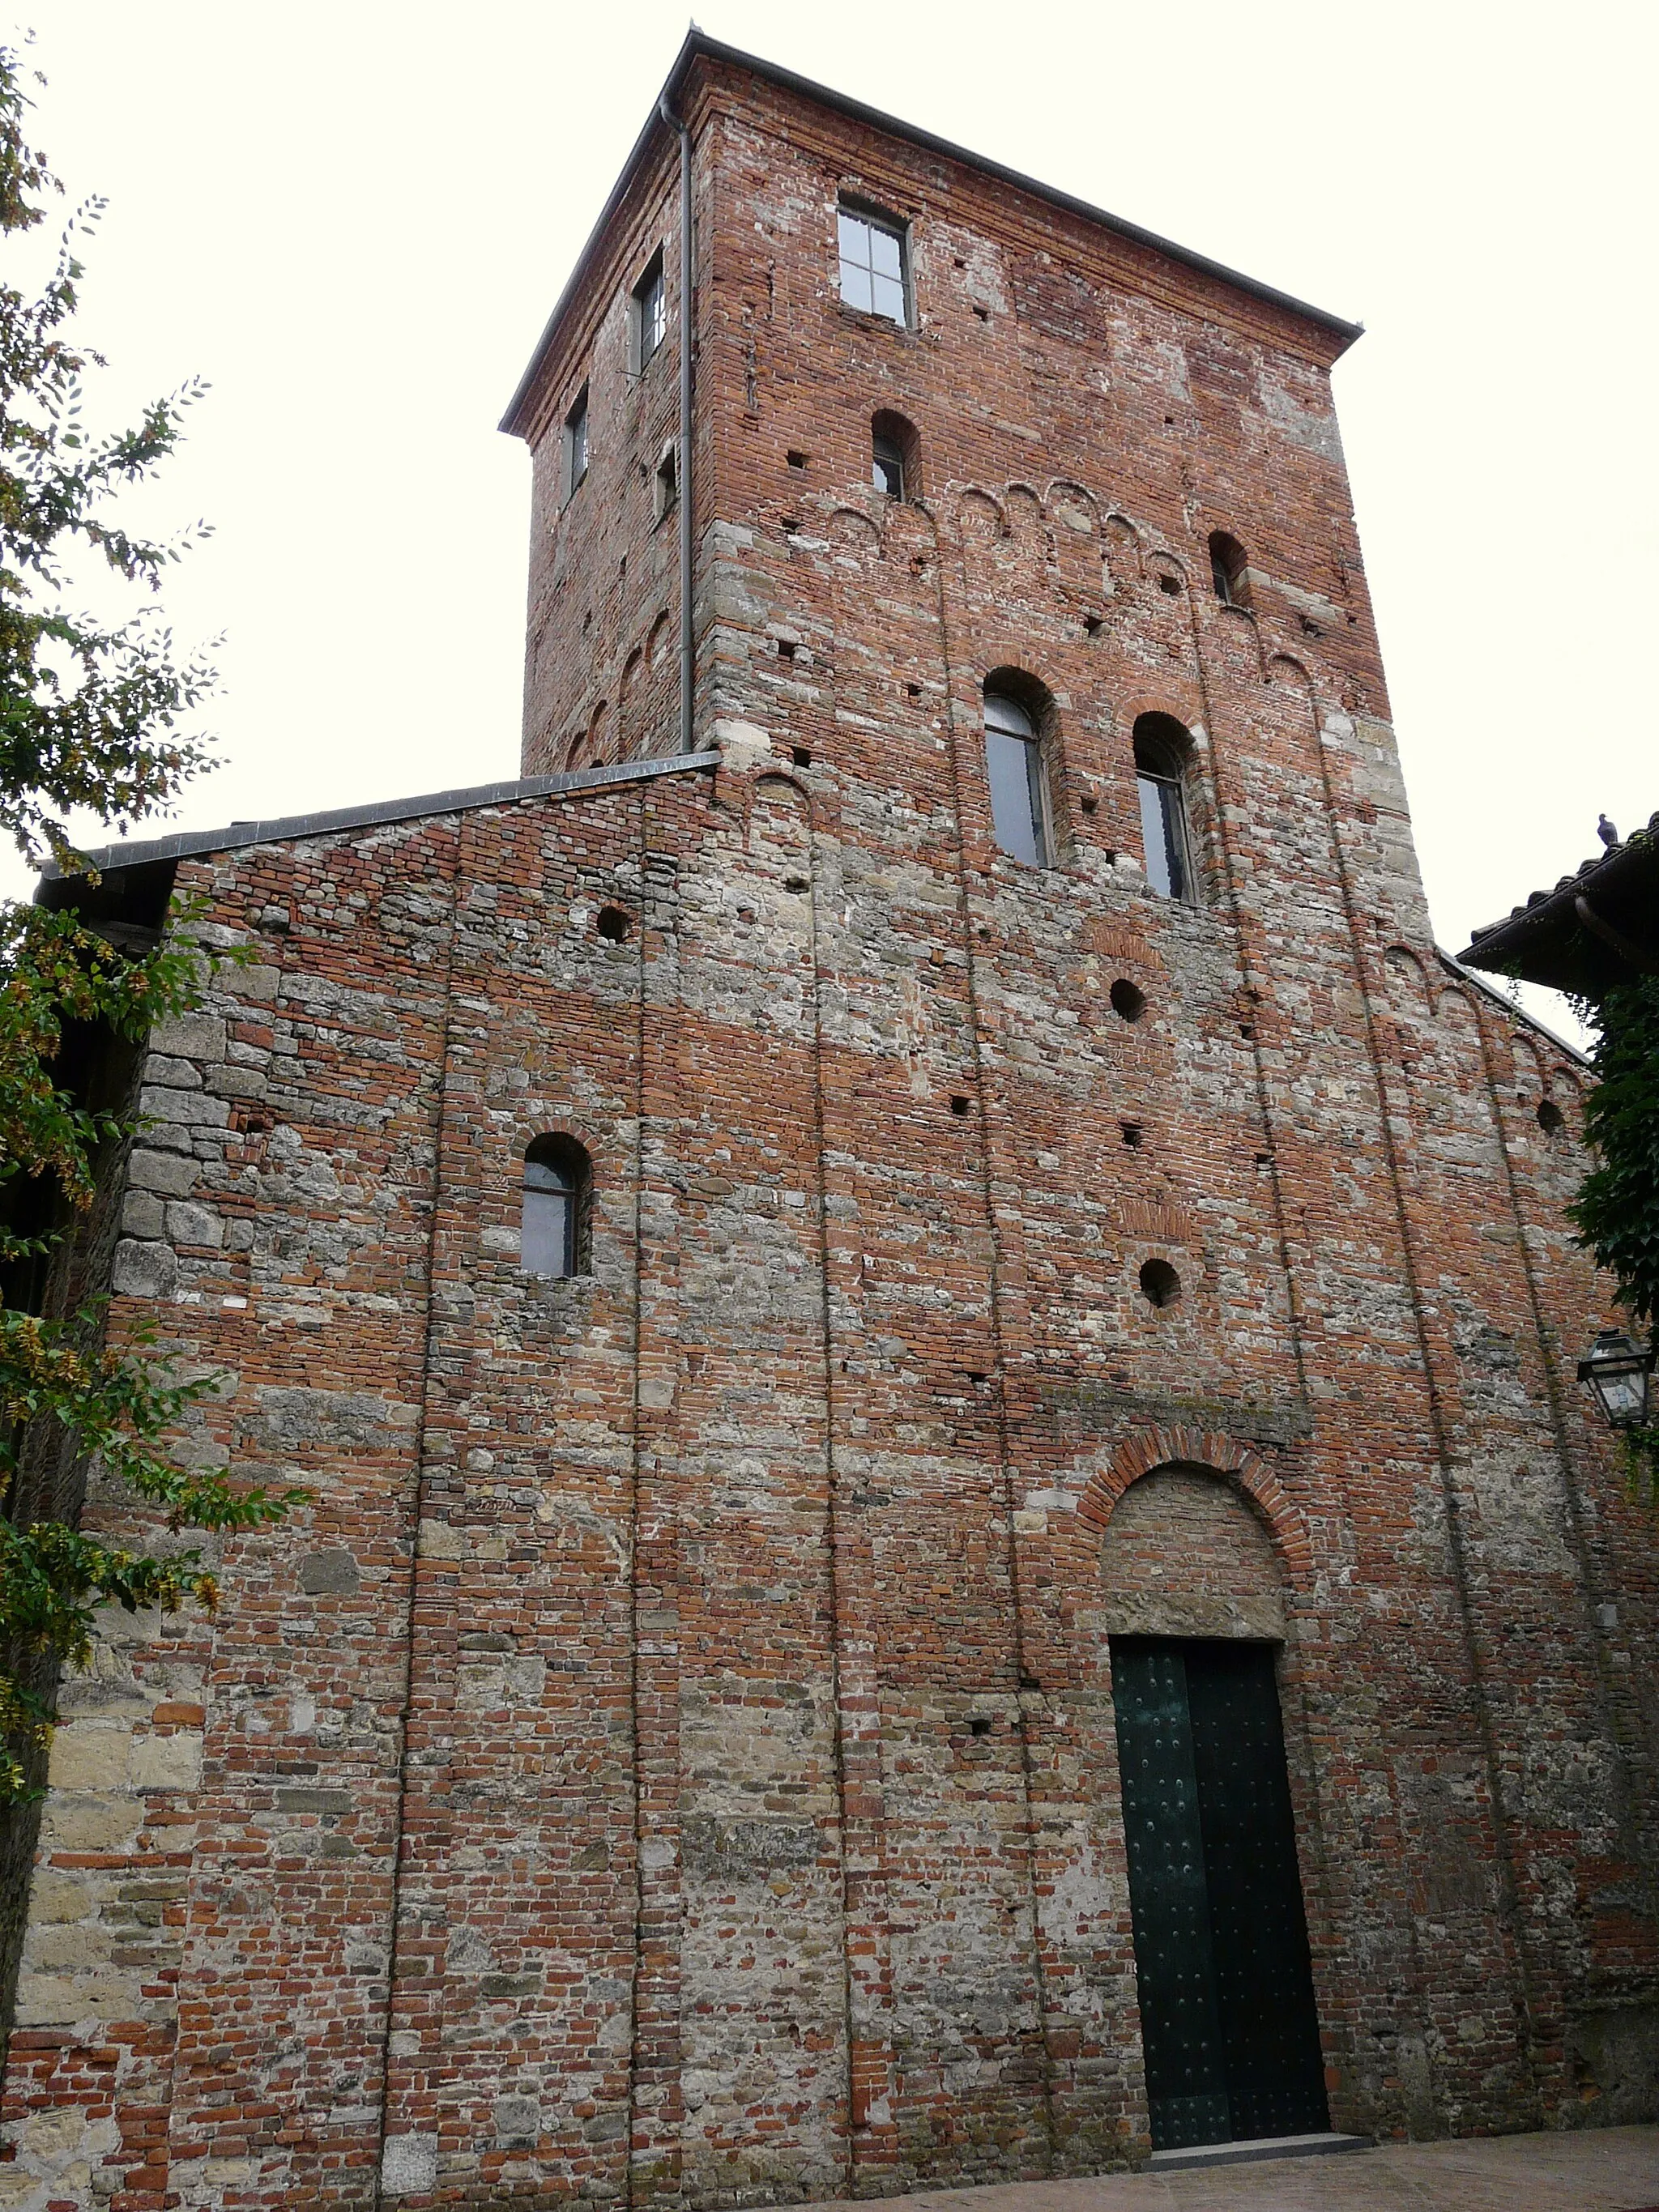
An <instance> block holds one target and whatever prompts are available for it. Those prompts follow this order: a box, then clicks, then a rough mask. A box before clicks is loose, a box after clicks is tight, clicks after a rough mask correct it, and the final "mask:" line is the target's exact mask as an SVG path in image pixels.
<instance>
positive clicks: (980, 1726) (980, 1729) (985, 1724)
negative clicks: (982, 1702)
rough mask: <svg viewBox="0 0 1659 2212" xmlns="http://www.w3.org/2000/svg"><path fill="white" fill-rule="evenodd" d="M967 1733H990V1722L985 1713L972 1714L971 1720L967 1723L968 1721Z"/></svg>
mask: <svg viewBox="0 0 1659 2212" xmlns="http://www.w3.org/2000/svg"><path fill="white" fill-rule="evenodd" d="M968 1733H969V1735H990V1733H991V1723H990V1722H989V1721H988V1720H987V1718H986V1717H985V1715H984V1714H983V1713H975V1715H974V1717H973V1718H972V1720H970V1721H969V1723H968Z"/></svg>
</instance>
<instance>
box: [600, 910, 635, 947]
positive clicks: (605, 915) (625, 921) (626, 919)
mask: <svg viewBox="0 0 1659 2212" xmlns="http://www.w3.org/2000/svg"><path fill="white" fill-rule="evenodd" d="M593 927H594V928H595V929H597V930H598V931H599V935H600V936H601V937H602V938H604V939H605V943H606V944H607V945H621V944H623V942H624V941H625V939H627V936H628V933H629V930H630V929H632V927H634V922H633V917H632V916H631V915H627V914H624V913H623V909H622V908H621V907H619V906H602V907H601V908H599V920H598V921H596V922H595V923H594V925H593Z"/></svg>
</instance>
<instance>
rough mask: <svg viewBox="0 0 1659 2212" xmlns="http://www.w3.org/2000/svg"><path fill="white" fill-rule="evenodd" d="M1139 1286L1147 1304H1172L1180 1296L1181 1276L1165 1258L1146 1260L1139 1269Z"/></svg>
mask: <svg viewBox="0 0 1659 2212" xmlns="http://www.w3.org/2000/svg"><path fill="white" fill-rule="evenodd" d="M1140 1288H1141V1291H1142V1294H1143V1296H1144V1297H1146V1302H1147V1304H1149V1305H1154V1306H1172V1305H1173V1304H1175V1302H1176V1299H1177V1298H1178V1297H1180V1296H1181V1278H1180V1276H1179V1275H1177V1274H1176V1271H1175V1269H1174V1268H1173V1267H1171V1266H1170V1263H1169V1261H1167V1260H1148V1261H1147V1262H1146V1266H1145V1267H1142V1269H1141V1271H1140Z"/></svg>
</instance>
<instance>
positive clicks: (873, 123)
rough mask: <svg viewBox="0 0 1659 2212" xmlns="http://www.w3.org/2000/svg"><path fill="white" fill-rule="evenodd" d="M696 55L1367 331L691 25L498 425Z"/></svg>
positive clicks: (1248, 287)
mask: <svg viewBox="0 0 1659 2212" xmlns="http://www.w3.org/2000/svg"><path fill="white" fill-rule="evenodd" d="M699 57H704V58H707V59H708V60H710V61H715V62H725V63H726V64H729V65H730V66H731V67H732V68H733V69H740V70H748V71H749V73H750V76H757V77H760V78H761V79H763V82H766V83H768V84H775V85H779V86H781V88H783V90H785V91H786V92H793V93H796V94H799V96H800V98H802V99H803V100H812V101H814V102H815V103H816V104H817V106H820V107H828V108H831V109H833V110H834V111H835V112H836V113H837V114H840V115H845V116H848V117H849V118H851V119H852V120H853V121H854V122H855V123H861V124H865V125H867V126H868V127H869V128H870V129H872V130H874V131H884V132H885V133H886V135H887V136H888V137H893V138H902V139H904V140H905V141H906V142H907V143H908V144H910V145H912V146H920V147H921V149H923V150H924V152H927V153H929V154H937V155H942V156H943V157H944V158H945V160H946V161H960V162H961V163H962V164H963V167H967V168H969V169H975V170H977V171H978V172H979V173H980V174H981V176H987V177H994V178H996V179H998V181H999V182H1000V183H1002V184H1005V185H1012V186H1013V187H1014V189H1015V190H1016V191H1022V192H1029V193H1030V194H1031V196H1032V197H1034V198H1036V199H1040V200H1046V201H1047V202H1048V204H1049V205H1050V206H1051V207H1057V208H1063V209H1064V210H1066V213H1067V214H1068V215H1075V216H1082V217H1083V219H1084V221H1085V222H1092V223H1098V224H1099V225H1100V227H1101V228H1102V229H1103V230H1109V231H1111V232H1113V233H1115V234H1116V236H1118V237H1119V238H1125V239H1127V240H1130V241H1131V243H1132V244H1133V245H1136V246H1146V247H1147V248H1149V249H1150V250H1151V251H1152V252H1154V253H1160V254H1163V255H1164V257H1165V258H1167V259H1169V260H1170V261H1176V262H1179V263H1180V264H1182V267H1183V268H1187V269H1193V270H1197V271H1198V272H1199V274H1200V276H1211V277H1213V278H1215V279H1216V280H1217V282H1218V283H1223V284H1226V285H1229V286H1231V288H1232V289H1233V290H1235V291H1237V292H1244V293H1247V294H1249V296H1250V297H1251V298H1252V299H1255V300H1261V301H1264V302H1265V303H1266V304H1267V306H1269V307H1279V308H1282V309H1283V310H1284V311H1285V313H1289V314H1292V315H1298V316H1300V317H1301V318H1302V319H1304V321H1306V322H1310V323H1313V324H1316V325H1317V326H1318V327H1319V328H1320V329H1321V330H1324V331H1329V332H1330V333H1331V334H1332V335H1333V336H1334V337H1340V339H1341V340H1342V350H1344V351H1346V349H1347V348H1348V347H1349V346H1351V345H1352V343H1353V342H1354V340H1355V339H1356V338H1357V337H1360V336H1361V335H1362V334H1363V332H1364V324H1363V323H1351V322H1348V321H1346V320H1345V319H1344V318H1343V317H1341V316H1340V315H1333V314H1330V313H1328V312H1327V310H1326V309H1325V308H1323V307H1312V306H1310V304H1309V302H1308V301H1306V300H1298V299H1297V298H1296V296H1295V295H1293V294H1292V293H1290V292H1280V291H1278V290H1276V289H1274V287H1273V285H1271V284H1263V283H1259V282H1258V281H1257V280H1256V278H1255V277H1254V276H1242V275H1241V274H1240V273H1239V271H1238V270H1237V269H1229V268H1228V267H1227V266H1226V265H1225V263H1223V262H1219V261H1212V260H1211V259H1210V258H1208V256H1207V255H1206V254H1202V253H1194V252H1192V251H1191V250H1190V249H1189V248H1188V247H1187V246H1177V245H1176V244H1175V242H1174V241H1173V240H1171V239H1168V238H1160V237H1159V236H1158V233H1157V232H1156V231H1152V230H1143V229H1142V228H1141V227H1140V225H1139V223H1134V222H1126V221H1125V219H1124V218H1123V217H1122V216H1116V215H1111V214H1109V213H1108V212H1107V210H1105V209H1104V208H1097V207H1095V206H1093V205H1091V203H1090V202H1089V201H1087V200H1080V199H1078V198H1075V197H1073V194H1071V193H1070V192H1062V191H1058V190H1057V189H1056V188H1055V187H1054V185H1045V184H1042V183H1041V182H1040V181H1039V180H1038V179H1036V178H1035V177H1028V176H1025V175H1024V174H1023V173H1022V172H1021V171H1019V170H1018V169H1010V168H1008V167H1005V165H1004V164H1003V163H1002V162H1000V161H991V160H989V159H987V156H986V155H983V154H975V153H972V152H970V151H969V149H968V148H967V147H965V146H958V145H957V144H956V143H954V142H953V141H952V140H951V139H949V138H940V137H935V135H934V134H933V132H932V131H922V130H920V129H918V128H917V126H916V125H915V124H913V123H906V122H904V121H902V119H901V118H899V117H898V116H896V115H888V114H885V113H884V112H883V111H882V110H881V109H880V108H878V107H866V106H865V104H864V102H863V101H862V100H850V99H848V96H847V95H846V94H844V93H840V92H834V91H832V90H831V89H830V88H829V86H827V85H822V84H815V83H814V82H812V80H811V78H810V77H805V76H797V75H796V74H795V72H794V71H793V70H787V69H780V68H779V67H778V66H777V64H775V63H773V62H768V61H763V60H762V59H761V58H759V57H758V56H757V55H755V54H748V53H744V52H743V51H742V49H741V48H740V47H738V46H725V45H723V44H722V43H721V41H720V40H718V39H711V38H709V37H708V35H707V34H706V33H704V32H702V31H699V30H697V29H696V28H695V27H693V28H692V29H691V30H690V32H688V33H687V34H686V38H685V43H684V45H683V46H681V48H680V50H679V52H678V54H677V55H676V56H675V58H674V65H673V67H672V68H671V70H669V72H668V76H667V78H666V80H665V82H664V85H663V88H662V91H661V94H659V98H658V100H657V101H656V102H654V103H653V106H652V111H651V114H650V117H649V119H648V120H647V123H646V125H645V128H644V130H642V131H641V133H640V135H639V137H637V138H636V139H635V141H634V145H633V149H632V150H631V152H630V153H629V156H628V159H627V160H626V161H624V162H623V167H622V172H621V173H620V175H619V176H618V177H617V181H616V183H615V184H614V185H612V186H611V193H610V197H608V198H607V199H606V201H605V205H604V207H603V208H601V210H599V221H598V222H596V223H595V224H594V226H593V228H592V231H591V232H590V233H589V234H588V239H587V243H586V246H583V248H582V250H581V252H580V254H579V255H578V256H577V258H576V265H575V267H574V269H573V270H571V272H570V276H569V280H568V283H566V285H565V288H564V289H563V291H562V292H561V293H560V295H559V297H558V301H557V303H556V306H555V307H554V309H553V312H552V313H551V314H550V316H549V317H548V319H547V323H546V326H545V327H544V330H543V331H542V334H541V337H539V338H538V340H537V342H536V349H535V351H534V353H533V354H532V356H531V357H530V366H529V367H528V368H526V371H525V373H524V374H523V375H522V376H521V377H520V380H519V386H518V389H517V391H516V392H514V393H513V397H512V398H511V400H509V401H508V403H507V412H506V413H505V414H504V415H503V416H502V417H501V425H500V427H501V428H502V429H503V430H506V431H508V432H517V431H518V430H519V428H520V412H521V410H522V409H523V407H524V404H525V402H526V400H527V399H528V398H529V397H530V393H531V391H532V387H533V386H534V385H535V382H536V379H537V377H538V375H539V374H540V373H541V367H542V363H543V362H544V361H545V360H546V358H547V356H548V354H549V352H550V349H551V348H552V344H553V341H554V339H555V337H556V336H557V334H558V329H559V325H560V324H561V323H562V321H563V319H564V315H565V311H566V309H567V308H568V307H569V305H570V303H571V301H572V300H573V299H574V297H575V295H576V293H577V291H578V290H579V289H580V285H581V283H582V279H583V278H584V277H585V276H586V274H587V270H588V264H589V263H590V262H591V261H592V258H593V257H594V254H595V252H596V251H597V250H598V247H599V242H600V240H601V239H602V238H603V237H604V235H605V232H606V231H607V230H608V229H609V228H610V225H611V219H612V217H613V216H615V214H616V212H617V209H618V208H619V207H620V206H621V204H622V202H623V197H625V195H626V193H627V191H628V189H629V185H631V184H632V183H633V181H634V179H635V175H636V173H638V171H639V169H640V167H641V165H642V164H643V162H644V160H645V156H646V153H647V149H648V148H649V146H650V143H651V140H652V137H653V135H654V133H655V132H656V131H658V130H659V129H660V128H662V127H663V125H661V123H660V120H659V111H660V108H661V105H662V102H663V101H667V102H668V103H669V105H670V106H678V95H679V93H680V90H681V88H682V87H683V85H684V81H685V78H686V76H687V74H688V73H689V71H690V67H691V64H692V63H693V62H695V61H696V60H697V59H698V58H699Z"/></svg>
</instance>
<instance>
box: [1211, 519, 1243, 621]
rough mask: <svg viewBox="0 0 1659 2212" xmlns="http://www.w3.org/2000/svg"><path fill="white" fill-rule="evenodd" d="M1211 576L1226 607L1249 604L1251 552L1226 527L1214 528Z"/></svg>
mask: <svg viewBox="0 0 1659 2212" xmlns="http://www.w3.org/2000/svg"><path fill="white" fill-rule="evenodd" d="M1210 580H1211V581H1212V583H1213V584H1214V586H1215V595H1216V597H1217V599H1219V600H1220V602H1221V604H1222V605H1223V606H1224V607H1246V608H1248V607H1249V604H1250V561H1249V555H1248V554H1247V553H1246V552H1245V550H1244V548H1243V546H1242V545H1241V544H1239V542H1238V540H1237V538H1230V537H1229V536H1228V534H1227V532H1225V530H1212V532H1210Z"/></svg>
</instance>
